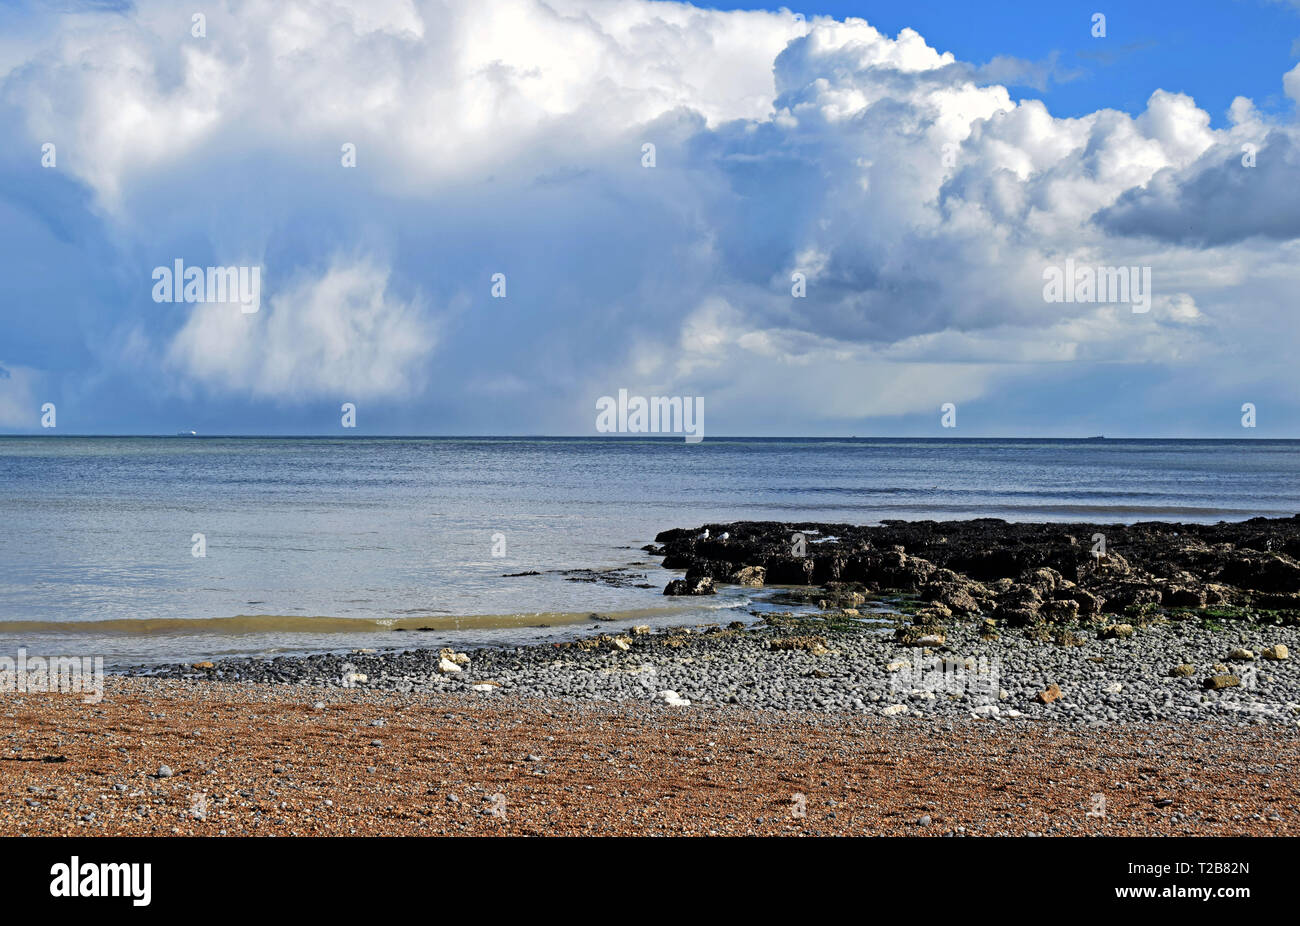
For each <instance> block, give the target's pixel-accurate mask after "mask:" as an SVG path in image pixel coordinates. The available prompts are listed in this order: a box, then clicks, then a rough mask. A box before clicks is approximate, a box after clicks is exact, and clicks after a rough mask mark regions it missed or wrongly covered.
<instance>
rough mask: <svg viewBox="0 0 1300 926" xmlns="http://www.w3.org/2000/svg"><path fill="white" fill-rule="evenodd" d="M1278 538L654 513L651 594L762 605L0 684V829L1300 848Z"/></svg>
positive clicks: (1288, 556)
mask: <svg viewBox="0 0 1300 926" xmlns="http://www.w3.org/2000/svg"><path fill="white" fill-rule="evenodd" d="M1103 532H1106V533H1107V534H1108V537H1109V538H1110V541H1111V544H1110V548H1109V549H1108V550H1107V552H1106V553H1105V554H1104V556H1098V555H1096V554H1095V552H1094V550H1093V548H1092V546H1091V545H1084V544H1080V543H1079V542H1078V538H1077V536H1076V535H1083V536H1087V537H1089V538H1091V536H1092V535H1093V534H1100V533H1103ZM792 534H801V535H802V536H803V538H804V541H805V543H806V544H807V546H806V547H805V548H804V553H803V555H802V556H798V555H795V554H794V553H792V552H791V550H790V548H789V543H788V538H789V537H790V536H791V535H792ZM810 541H811V542H810ZM1297 544H1300V519H1296V518H1278V519H1262V518H1260V519H1253V520H1251V521H1249V522H1241V523H1237V524H1228V523H1220V524H1213V525H1199V526H1197V525H1185V524H1184V525H1171V524H1165V523H1147V524H1135V525H1086V524H1085V525H1079V524H1010V523H1008V522H1004V521H967V522H890V523H886V524H883V525H877V526H861V525H849V524H836V525H828V524H810V523H804V522H789V523H781V522H734V523H728V524H711V525H702V526H699V527H694V528H689V529H673V530H669V531H664V532H662V533H661V534H660V535H659V536H658V538H657V539H656V542H655V544H651V545H647V550H646V552H647V553H648V554H649V555H651V556H654V557H657V558H661V562H662V563H663V565H664V566H665V567H667V568H665V569H662V570H660V573H659V576H660V578H661V580H663V581H664V584H665V589H664V591H665V592H666V593H669V594H666V595H665V597H669V598H678V597H699V598H707V597H709V595H710V594H715V593H716V591H717V588H716V586H719V585H724V584H733V583H746V587H748V588H750V589H759V588H763V589H764V591H766V592H768V593H770V597H769V598H768V599H767V602H768V607H766V608H765V609H763V610H755V611H752V612H750V613H748V614H747V615H746V619H743V620H741V619H735V620H730V621H728V622H726V623H722V622H704V623H696V624H694V625H692V626H686V625H677V626H669V627H664V628H658V629H656V628H651V627H650V626H648V625H642V624H635V623H633V622H632V620H631V619H615V618H611V617H610V616H609V615H602V614H599V613H593V614H592V615H590V618H591V620H590V629H588V630H585V631H582V632H579V633H577V634H574V635H571V636H570V638H567V639H563V640H557V641H550V642H541V643H531V644H526V645H516V646H496V647H482V648H477V649H475V648H466V649H463V650H462V649H458V648H456V647H447V646H443V647H437V646H413V647H412V646H408V647H405V648H401V647H397V646H394V647H392V648H385V649H382V650H381V649H373V648H359V649H355V650H352V651H346V652H334V653H315V654H309V655H293V656H278V657H274V658H256V657H237V658H227V659H216V660H212V659H204V660H198V661H195V662H193V663H186V664H171V665H167V666H156V665H142V666H139V667H137V668H135V669H133V670H130V671H129V672H127V673H126V674H117V675H110V676H109V677H108V678H107V680H106V682H105V686H104V691H103V699H102V700H99V701H96V700H95V699H94V698H86V699H81V698H77V697H75V696H71V695H66V694H64V695H60V694H44V695H42V694H35V693H26V694H12V693H11V694H9V695H7V696H6V697H5V699H4V701H3V702H0V706H3V709H4V711H5V713H6V715H7V719H8V724H7V726H8V727H9V728H10V731H11V732H9V733H8V734H7V737H6V740H7V743H6V745H7V750H6V751H7V755H6V757H5V758H6V759H7V760H9V761H11V762H13V763H14V764H13V766H12V769H13V770H14V774H13V775H12V776H10V777H9V778H8V779H7V781H6V784H5V788H6V789H7V790H6V794H5V797H4V799H3V800H4V804H3V806H4V808H5V809H6V815H5V817H4V820H3V822H2V823H0V831H5V832H30V833H49V832H68V831H75V830H85V831H86V832H101V833H115V834H130V833H155V834H169V833H170V834H178V833H179V834H189V833H196V832H204V833H218V834H221V833H224V834H226V835H235V834H244V833H264V834H266V833H277V834H324V833H347V834H390V833H420V832H428V833H466V834H484V833H506V832H512V833H517V834H525V833H542V832H549V833H571V834H580V833H601V834H619V835H627V834H632V833H665V834H667V833H717V834H747V833H818V834H831V833H836V834H847V833H857V834H862V833H881V834H915V833H923V834H931V833H934V834H946V833H951V834H958V835H960V834H1021V835H1023V834H1030V833H1034V834H1067V833H1076V834H1077V833H1098V832H1105V833H1111V834H1145V835H1152V834H1162V833H1163V834H1172V833H1199V834H1239V835H1240V834H1260V833H1270V834H1280V833H1293V832H1295V831H1296V827H1297V818H1296V817H1295V815H1294V806H1295V799H1296V797H1297V791H1298V790H1300V787H1297V785H1296V784H1295V778H1294V775H1293V769H1294V768H1295V763H1296V761H1297V749H1298V746H1300V671H1298V670H1297V669H1296V666H1297V662H1296V661H1295V660H1294V659H1293V658H1292V656H1291V654H1292V653H1293V652H1296V651H1297V650H1298V649H1300V621H1297V616H1298V615H1297V610H1296V609H1295V608H1294V607H1292V605H1293V604H1294V603H1295V601H1296V594H1295V593H1294V592H1291V591H1283V590H1282V589H1284V588H1286V587H1287V586H1288V584H1289V583H1290V582H1292V581H1293V579H1292V576H1293V573H1294V572H1295V571H1296V570H1300V563H1298V562H1297V560H1296V559H1295V558H1294V556H1293V553H1294V552H1295V551H1296V549H1297ZM796 549H797V548H796ZM1121 550H1122V551H1124V552H1123V553H1121V552H1120V551H1121ZM909 551H911V552H909ZM989 551H993V555H991V556H990V555H988V554H989ZM940 563H942V564H945V565H939V564H940ZM1049 564H1050V565H1049ZM955 566H959V567H961V569H962V571H957V569H954V568H951V567H955ZM673 567H676V568H675V569H674V568H673ZM782 570H791V571H797V572H798V574H799V575H802V576H804V577H805V580H806V581H805V583H804V584H802V585H796V584H790V583H789V579H790V576H789V575H786V574H783V572H782ZM972 573H973V574H977V575H979V576H980V578H975V577H973V575H972ZM1000 573H1005V575H1001V574H1000ZM772 575H776V576H778V577H779V578H781V579H784V580H785V582H784V583H783V584H780V585H777V586H774V587H770V588H767V587H765V581H766V579H767V577H768V576H772ZM715 576H716V578H715ZM529 578H531V577H529V576H521V577H518V579H519V580H520V581H526V580H527V579H529ZM1067 605H1069V606H1067ZM415 636H418V635H412V634H401V633H397V632H396V631H395V632H394V633H393V634H392V637H394V638H397V639H399V640H401V641H402V642H405V641H406V640H408V639H411V638H413V637H415ZM88 702H89V703H88Z"/></svg>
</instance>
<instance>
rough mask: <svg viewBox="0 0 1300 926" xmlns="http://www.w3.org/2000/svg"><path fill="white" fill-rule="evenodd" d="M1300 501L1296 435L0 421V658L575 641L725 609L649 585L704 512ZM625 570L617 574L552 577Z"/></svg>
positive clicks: (1265, 510) (720, 600) (1201, 509)
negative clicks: (32, 432)
mask: <svg viewBox="0 0 1300 926" xmlns="http://www.w3.org/2000/svg"><path fill="white" fill-rule="evenodd" d="M1297 512H1300V441H1126V440H1105V441H1097V442H1086V441H1054V440H1043V441H1036V440H919V439H917V440H890V439H877V440H835V439H825V440H804V439H739V438H738V439H726V438H718V439H707V440H705V441H704V442H703V443H699V444H687V443H685V442H684V441H682V440H680V439H676V440H667V439H655V440H644V439H625V440H620V439H599V438H598V439H590V438H589V439H582V438H470V439H458V438H432V439H423V438H421V439H401V438H387V439H364V438H349V439H341V440H340V439H262V438H109V437H102V438H61V437H41V438H26V437H7V438H3V437H0V654H9V655H12V654H14V653H15V652H16V650H17V648H18V647H25V648H26V649H27V650H28V652H29V653H31V654H39V655H56V654H57V655H102V656H104V657H105V660H106V661H107V662H108V663H110V664H114V663H124V662H149V661H158V660H193V659H201V658H207V657H211V656H219V655H224V654H232V653H258V654H261V653H279V652H303V651H310V650H320V649H332V650H338V649H347V648H354V647H364V646H374V647H409V646H416V645H437V644H440V643H449V642H450V643H459V644H465V645H471V644H483V643H489V644H490V643H510V642H516V641H524V640H536V639H544V638H546V637H548V636H555V635H562V634H573V633H574V632H575V629H577V630H581V631H586V630H588V628H589V627H594V626H597V625H596V622H595V621H593V620H591V619H590V615H591V614H592V613H593V612H599V613H602V614H608V615H613V616H616V617H619V618H621V619H625V620H635V621H636V622H638V623H652V624H654V623H692V622H699V621H702V620H713V621H716V620H727V619H730V617H729V616H728V614H727V611H728V610H729V609H736V608H740V607H743V606H744V605H746V604H748V603H749V601H750V599H751V597H752V596H753V595H754V594H755V593H754V592H753V591H752V590H733V591H730V592H728V593H726V594H723V595H720V596H718V597H717V598H715V599H710V600H708V601H707V602H700V601H692V602H685V603H682V602H678V601H676V600H673V599H665V598H664V597H663V595H662V594H661V592H662V589H663V585H664V583H665V582H666V581H667V580H668V579H669V578H671V577H672V574H670V573H668V572H667V571H665V570H662V569H660V568H659V567H658V565H657V560H653V559H651V558H650V557H649V556H648V555H647V554H645V553H643V552H641V550H640V549H639V548H640V547H641V546H642V545H643V544H646V543H649V542H651V541H652V540H653V539H654V535H655V534H656V533H658V532H659V531H661V530H664V529H665V528H670V527H690V526H695V525H698V524H700V523H703V522H706V521H723V520H735V519H741V518H747V519H772V520H789V521H798V520H807V521H813V520H816V521H847V522H855V523H873V522H878V521H880V520H881V519H885V518H905V519H915V518H935V519H948V518H970V517H1000V518H1006V519H1008V520H1090V521H1103V522H1115V521H1140V520H1179V521H1218V520H1240V519H1243V518H1248V517H1253V516H1255V515H1268V516H1279V515H1287V516H1289V515H1292V514H1295V513H1297ZM195 534H202V535H203V538H204V541H205V543H206V555H205V556H202V557H197V556H194V555H193V552H194V546H195V538H194V535H195ZM494 535H499V536H495V537H494ZM503 544H504V553H505V555H504V556H495V555H493V554H494V547H495V552H497V553H500V552H502V549H503V546H502V545H503ZM620 567H631V568H630V570H629V571H628V572H627V573H624V574H620V575H622V576H624V577H625V579H626V581H620V582H617V583H606V582H595V583H593V582H587V581H574V579H580V578H582V576H580V575H576V574H572V573H570V574H566V570H610V569H618V568H620ZM528 571H537V572H540V573H541V575H537V576H521V577H510V578H507V577H504V576H503V574H505V573H518V572H528ZM640 576H644V578H639V577H640ZM637 585H649V586H651V587H650V588H639V587H637ZM599 626H602V627H603V626H606V625H599ZM609 626H613V625H609ZM422 627H424V628H432V630H426V631H420V630H419V628H422ZM397 628H403V629H405V630H407V631H409V632H407V633H403V634H395V632H394V631H395V630H396V629H397Z"/></svg>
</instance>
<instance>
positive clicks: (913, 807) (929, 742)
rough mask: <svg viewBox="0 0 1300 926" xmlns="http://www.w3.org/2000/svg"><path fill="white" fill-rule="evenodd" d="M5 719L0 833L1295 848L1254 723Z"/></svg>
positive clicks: (581, 717) (232, 691) (379, 695)
mask: <svg viewBox="0 0 1300 926" xmlns="http://www.w3.org/2000/svg"><path fill="white" fill-rule="evenodd" d="M0 710H3V713H4V715H5V718H6V721H7V725H8V726H9V727H10V732H9V733H7V735H6V738H5V746H6V748H5V756H4V758H5V760H6V768H5V774H4V776H3V777H0V834H4V835H20V834H23V835H59V834H71V835H92V834H100V835H151V836H172V835H209V836H221V835H225V836H243V835H262V836H266V835H272V834H274V835H295V834H296V835H319V836H325V835H424V836H428V835H444V834H446V835H477V836H491V835H515V836H527V835H574V836H577V835H604V836H612V835H651V834H659V835H711V834H717V835H748V834H763V835H840V834H842V835H867V834H886V835H907V836H947V835H956V836H962V835H972V836H973V835H998V834H1005V835H1012V834H1017V835H1023V834H1030V833H1036V834H1041V835H1090V834H1098V835H1100V834H1105V835H1230V834H1236V835H1246V834H1250V835H1284V834H1288V835H1294V834H1296V833H1297V832H1300V818H1298V817H1297V815H1296V813H1295V807H1296V800H1297V797H1298V796H1300V795H1297V785H1296V783H1295V782H1296V776H1295V771H1296V768H1297V765H1298V763H1300V741H1298V740H1297V737H1296V735H1295V733H1294V732H1293V731H1291V730H1285V731H1279V730H1277V729H1273V728H1265V727H1259V726H1250V727H1242V728H1237V727H1223V726H1214V725H1209V726H1187V725H1181V724H1167V723H1166V724H1158V723H1157V724H1143V725H1135V726H1131V727H1124V728H1116V729H1113V730H1111V731H1109V732H1108V733H1107V734H1106V735H1105V736H1098V735H1097V734H1096V732H1095V731H1092V730H1086V729H1078V728H1062V727H1058V726H1052V725H1046V724H1032V723H1024V724H1018V725H1016V726H1014V727H1013V726H1010V725H1002V724H997V723H992V722H989V721H977V720H957V719H954V720H946V721H943V722H939V723H936V722H933V721H930V720H914V719H902V720H900V719H898V718H885V717H880V716H866V715H863V716H857V717H850V716H845V715H841V714H822V713H815V714H810V713H806V712H787V713H781V714H779V715H778V714H773V713H770V712H761V711H752V710H748V709H744V708H736V707H697V706H692V707H689V708H670V707H660V706H654V705H645V706H642V705H629V704H623V705H618V704H600V703H583V704H575V703H572V702H570V701H558V700H539V699H518V700H506V699H493V700H487V699H484V698H482V697H481V696H470V695H415V694H401V693H398V692H390V691H381V692H374V691H366V690H363V689H350V690H344V689H321V688H313V687H307V686H296V685H262V684H231V683H208V682H179V681H172V680H148V679H128V680H124V679H110V682H109V686H108V690H107V692H106V697H105V700H104V701H103V702H102V703H101V704H99V705H87V704H83V703H81V701H80V700H79V699H77V698H51V697H41V698H25V699H21V700H20V701H13V700H5V701H3V702H0ZM164 766H165V768H164ZM160 772H162V774H160ZM1098 796H1101V797H1102V798H1104V802H1099V801H1098Z"/></svg>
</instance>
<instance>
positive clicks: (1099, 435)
mask: <svg viewBox="0 0 1300 926" xmlns="http://www.w3.org/2000/svg"><path fill="white" fill-rule="evenodd" d="M1105 439H1106V435H1104V434H1098V435H1097V436H1096V437H1085V438H1084V440H1105Z"/></svg>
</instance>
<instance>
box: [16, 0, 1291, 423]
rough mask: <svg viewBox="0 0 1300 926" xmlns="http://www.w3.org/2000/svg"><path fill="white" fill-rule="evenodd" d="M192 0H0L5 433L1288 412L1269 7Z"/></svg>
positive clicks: (1281, 50) (1282, 65) (1285, 213)
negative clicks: (624, 405) (631, 412)
mask: <svg viewBox="0 0 1300 926" xmlns="http://www.w3.org/2000/svg"><path fill="white" fill-rule="evenodd" d="M203 6H205V7H206V9H205V10H204V12H203V17H204V19H203V20H202V22H201V23H196V22H195V21H194V20H193V19H192V13H193V11H191V10H189V8H188V7H187V8H185V9H182V8H181V7H179V6H178V5H177V4H175V3H174V2H148V0H146V2H138V3H125V2H113V0H103V2H87V3H76V2H61V3H36V2H28V0H18V2H12V0H11V2H7V3H5V4H3V5H0V139H4V142H3V144H2V145H0V281H2V283H0V433H15V434H35V433H40V434H137V433H139V434H172V433H175V432H177V431H180V430H188V429H194V430H196V431H197V432H198V433H200V434H335V433H338V434H345V433H346V434H355V435H358V436H362V435H366V434H372V435H379V434H457V435H459V434H563V435H587V434H591V435H594V434H596V433H597V402H598V400H599V399H600V398H601V397H602V396H616V395H617V394H618V393H619V390H621V389H625V390H627V391H628V393H629V394H631V395H633V396H637V395H641V396H682V397H701V398H702V399H703V406H704V409H705V429H704V434H705V439H706V440H707V439H708V437H709V436H710V435H716V436H723V435H808V436H821V435H827V436H831V435H857V436H869V435H879V436H918V437H923V436H934V437H990V436H1008V437H1035V436H1042V437H1070V436H1090V435H1095V434H1105V435H1107V436H1114V437H1121V436H1134V437H1227V438H1234V437H1235V438H1243V437H1258V438H1277V437H1290V438H1294V437H1300V391H1298V390H1297V388H1296V385H1297V376H1296V373H1295V360H1294V358H1295V357H1297V356H1298V355H1300V334H1298V333H1300V326H1297V325H1296V324H1295V322H1294V318H1295V315H1296V302H1295V299H1296V295H1295V294H1296V293H1297V292H1298V291H1300V285H1298V284H1300V261H1298V260H1297V256H1298V254H1297V249H1298V247H1300V245H1298V244H1297V239H1300V123H1297V112H1296V103H1297V100H1300V2H1290V0H1222V2H1218V3H1210V2H1190V3H1189V2H1179V3H1172V2H1171V3H1158V2H1144V3H1123V4H1109V3H1105V4H1102V3H1093V4H1079V3H1073V2H1062V3H1051V4H1042V3H1023V4H1022V3H996V2H994V3H987V4H984V3H981V4H972V3H969V2H963V3H956V2H942V3H924V2H912V3H906V4H903V3H890V4H886V3H874V2H870V3H868V2H863V3H856V2H843V3H840V2H829V0H825V2H820V3H816V4H813V5H810V6H806V7H799V8H796V9H794V10H793V11H792V10H791V9H785V8H769V9H758V8H756V9H737V8H734V7H732V6H731V5H726V4H723V5H719V7H718V8H709V7H701V6H691V5H687V4H679V3H663V2H652V0H618V2H607V0H548V2H545V3H543V2H539V0H437V2H434V0H428V2H426V0H368V2H357V3H350V2H343V0H337V2H329V0H315V2H307V0H226V2H223V3H220V4H204V5H203ZM1098 12H1100V13H1101V14H1103V15H1104V17H1105V18H1104V23H1101V22H1098V21H1096V20H1095V14H1096V13H1098ZM1103 26H1104V28H1103ZM648 146H652V147H648ZM177 261H181V262H182V267H192V268H199V270H200V271H201V272H202V273H203V274H204V276H203V279H204V282H205V283H206V282H208V275H207V273H206V271H207V268H235V270H236V278H238V272H239V270H240V268H242V271H243V273H244V279H245V282H246V283H249V282H250V281H251V280H252V279H253V278H254V277H253V276H252V275H253V273H254V272H255V273H256V277H255V278H256V280H257V281H258V283H259V284H260V286H259V290H258V293H257V295H258V299H257V301H256V304H255V305H240V304H239V303H238V302H236V301H231V299H230V298H217V297H218V296H219V295H220V294H217V293H215V290H214V291H212V292H209V291H207V289H206V287H205V288H203V291H202V292H200V291H198V289H196V290H195V291H194V292H192V293H191V295H192V296H194V297H195V298H194V299H191V300H189V301H186V299H185V298H184V295H185V294H184V292H183V290H181V288H180V287H178V288H177V289H178V292H176V293H167V292H165V291H164V288H163V287H162V286H161V284H160V274H162V273H163V270H164V269H168V270H170V268H173V267H174V266H175V264H176V262H177ZM1115 268H1130V272H1131V278H1132V280H1133V281H1134V283H1135V284H1136V283H1137V281H1141V280H1143V279H1144V278H1145V279H1149V280H1150V283H1149V288H1147V289H1145V290H1142V289H1141V287H1138V288H1137V289H1136V290H1135V289H1132V288H1130V290H1129V291H1128V292H1121V291H1119V290H1118V288H1117V287H1104V286H1101V285H1094V286H1091V287H1087V286H1086V283H1087V274H1088V273H1089V272H1090V271H1091V272H1093V273H1094V278H1095V279H1097V280H1106V279H1110V280H1111V281H1117V280H1118V279H1119V277H1118V275H1116V272H1115ZM1108 271H1110V272H1111V275H1110V276H1108V275H1107V274H1108ZM1067 272H1068V273H1070V274H1071V277H1070V284H1071V285H1069V286H1066V287H1063V288H1058V289H1057V290H1055V291H1053V292H1051V293H1049V292H1048V288H1049V282H1050V280H1051V279H1052V274H1053V273H1059V274H1061V275H1062V278H1064V274H1066V273H1067ZM218 275H219V274H213V275H212V276H213V278H214V279H215V277H216V276H218ZM1067 289H1068V290H1069V296H1070V298H1069V299H1068V300H1067V299H1065V297H1064V295H1062V293H1064V291H1065V290H1067ZM1138 290H1141V291H1142V294H1143V295H1142V296H1141V298H1139V291H1138ZM227 295H228V294H227ZM199 296H202V297H203V298H204V301H196V300H197V297H199ZM252 308H255V309H256V311H249V309H252ZM345 403H346V404H348V405H349V406H350V407H351V408H352V409H353V412H352V414H353V416H354V420H355V425H356V427H355V428H353V429H350V430H346V429H344V408H343V406H344V405H345ZM49 406H53V409H54V411H53V416H52V418H51V414H50V413H49V412H48V408H49ZM945 409H950V411H949V413H948V414H945ZM1247 409H1249V410H1250V411H1249V413H1247V411H1246V410H1247ZM43 421H45V422H46V423H52V424H54V427H52V428H50V427H43V426H42V423H43ZM1243 421H1249V422H1252V423H1253V425H1254V426H1253V427H1249V428H1247V427H1244V426H1243ZM945 424H948V425H954V426H952V427H945Z"/></svg>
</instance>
